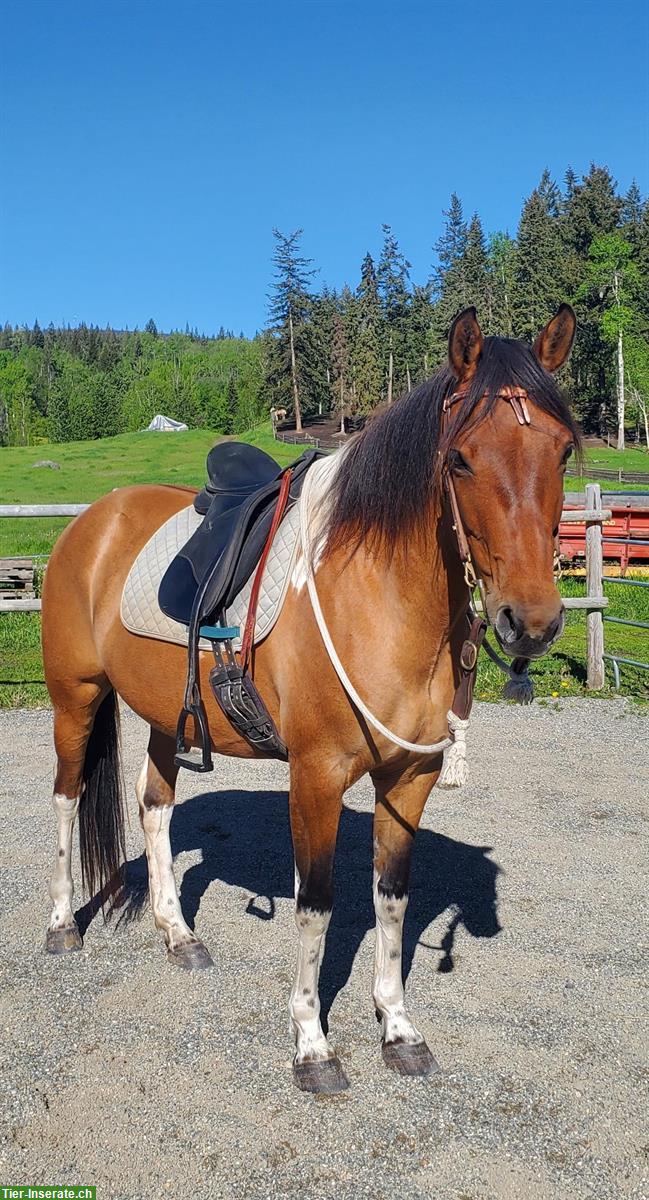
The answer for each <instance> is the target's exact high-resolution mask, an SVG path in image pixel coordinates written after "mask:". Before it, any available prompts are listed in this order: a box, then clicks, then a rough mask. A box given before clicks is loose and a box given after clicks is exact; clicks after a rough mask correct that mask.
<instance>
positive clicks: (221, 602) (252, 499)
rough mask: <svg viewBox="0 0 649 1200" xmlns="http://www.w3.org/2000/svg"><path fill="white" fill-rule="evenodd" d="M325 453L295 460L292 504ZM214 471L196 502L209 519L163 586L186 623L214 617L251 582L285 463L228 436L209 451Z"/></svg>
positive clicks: (166, 601)
mask: <svg viewBox="0 0 649 1200" xmlns="http://www.w3.org/2000/svg"><path fill="white" fill-rule="evenodd" d="M321 457H322V454H321V453H320V452H318V451H317V450H307V451H306V452H305V453H304V454H303V455H302V457H301V458H299V459H298V460H297V462H296V463H294V464H293V467H292V472H293V473H292V479H291V488H290V491H289V498H288V504H287V509H288V508H289V507H291V506H292V504H294V503H295V501H296V500H297V499H298V497H299V495H300V491H301V489H302V484H303V482H304V476H305V473H306V471H307V470H308V468H309V467H310V466H311V464H312V463H313V462H314V461H315V460H316V459H317V458H321ZM207 473H208V483H207V484H206V486H205V488H204V489H203V491H202V492H200V493H199V495H198V496H197V497H196V499H195V501H194V508H195V509H196V512H198V513H200V514H202V515H203V521H202V522H201V524H200V525H199V527H198V529H196V530H195V532H194V533H193V534H192V536H191V537H190V539H189V541H188V542H186V543H185V545H184V546H183V547H182V550H180V551H179V552H178V554H177V555H176V557H175V558H174V559H173V560H172V562H171V563H170V564H169V566H168V567H167V570H166V571H165V573H164V575H163V577H162V580H161V582H160V587H159V590H158V603H159V605H160V608H161V609H162V611H163V612H164V613H165V614H166V615H167V616H168V617H171V618H172V619H173V620H174V621H180V622H181V623H182V624H183V625H190V624H191V623H192V616H194V617H196V615H198V617H199V619H200V620H201V621H208V620H210V619H211V617H213V615H214V614H215V613H218V612H220V611H221V610H224V609H226V608H228V606H229V605H230V604H231V603H232V601H233V600H234V599H235V597H236V596H238V594H239V592H240V591H241V589H242V588H243V587H245V584H246V583H247V581H248V579H249V578H250V576H251V575H252V572H253V571H254V569H255V567H256V565H257V563H258V562H259V559H260V557H261V553H262V550H263V548H264V544H265V541H266V538H267V536H268V533H269V530H270V526H271V523H272V519H273V513H274V509H275V502H276V500H277V496H278V494H279V489H280V485H281V477H282V475H283V474H284V470H283V468H282V467H280V465H279V463H276V462H275V459H274V458H271V457H270V455H269V454H266V453H265V451H263V450H259V449H258V447H256V446H249V445H248V444H247V443H245V442H221V443H220V444H219V445H218V446H214V448H213V449H212V450H210V452H209V454H208V456H207ZM199 592H200V602H199V603H200V611H199V613H198V614H196V613H195V612H194V606H195V603H196V601H197V598H198V596H199Z"/></svg>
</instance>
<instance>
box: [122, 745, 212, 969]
mask: <svg viewBox="0 0 649 1200" xmlns="http://www.w3.org/2000/svg"><path fill="white" fill-rule="evenodd" d="M174 752H175V744H174V740H173V738H170V737H167V736H166V735H165V734H162V733H158V732H157V730H155V729H152V730H151V736H150V738H149V745H148V749H147V753H146V755H145V758H144V763H143V765H142V770H141V771H140V775H139V778H138V781H137V783H136V785H135V791H136V793H137V799H138V804H139V806H140V822H141V824H142V829H143V830H144V840H145V844H146V857H147V862H148V866H149V895H150V897H151V907H152V909H153V917H154V920H155V923H156V926H157V928H158V929H161V930H162V932H163V934H164V939H165V943H166V946H167V953H168V957H169V961H170V962H172V963H174V964H175V965H176V966H179V967H184V968H185V969H186V970H189V971H192V970H193V971H197V970H202V969H203V968H205V967H211V966H213V963H212V959H211V957H210V955H209V953H208V951H207V950H206V948H205V946H204V945H203V943H202V942H201V941H199V939H198V938H197V937H196V936H195V934H193V933H192V931H191V929H190V928H189V926H188V925H187V924H186V922H185V919H184V917H183V914H182V910H181V907H180V900H179V899H178V890H177V888H176V880H175V878H174V872H173V859H172V854H171V842H170V840H169V826H170V824H171V815H172V813H173V806H174V800H175V791H176V779H177V776H178V767H177V766H176V765H175V763H174Z"/></svg>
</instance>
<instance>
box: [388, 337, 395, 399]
mask: <svg viewBox="0 0 649 1200" xmlns="http://www.w3.org/2000/svg"><path fill="white" fill-rule="evenodd" d="M393 375H394V355H393V353H392V334H390V357H389V359H388V404H392V378H393Z"/></svg>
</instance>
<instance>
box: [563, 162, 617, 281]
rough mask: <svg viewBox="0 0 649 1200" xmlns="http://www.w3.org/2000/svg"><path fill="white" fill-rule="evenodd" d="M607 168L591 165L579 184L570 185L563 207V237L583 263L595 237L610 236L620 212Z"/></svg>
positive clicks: (614, 186) (613, 184) (611, 178)
mask: <svg viewBox="0 0 649 1200" xmlns="http://www.w3.org/2000/svg"><path fill="white" fill-rule="evenodd" d="M615 188H616V184H615V180H614V179H613V176H612V175H611V172H610V171H609V169H608V167H598V166H596V165H595V163H591V167H590V171H589V172H588V174H587V175H585V176H584V178H583V179H582V181H581V183H576V182H575V183H574V184H573V187H572V191H571V196H570V198H569V199H567V201H566V203H565V205H564V207H563V213H564V238H565V240H566V242H567V243H568V244H569V245H570V246H572V248H573V249H574V250H576V252H577V254H579V255H580V256H581V259H582V261H583V262H585V261H586V259H587V257H588V251H589V249H590V246H591V244H592V242H593V241H594V240H595V238H597V237H600V236H601V235H602V234H604V233H612V232H613V230H614V229H616V228H617V226H618V224H619V221H620V215H621V212H622V200H621V199H620V197H619V196H618V195H617V194H616V191H615Z"/></svg>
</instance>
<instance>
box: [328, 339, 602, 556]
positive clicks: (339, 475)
mask: <svg viewBox="0 0 649 1200" xmlns="http://www.w3.org/2000/svg"><path fill="white" fill-rule="evenodd" d="M457 385H458V380H457V378H456V376H455V375H454V373H453V371H452V370H451V368H450V367H449V366H445V367H442V368H440V370H439V371H438V372H437V373H436V374H435V375H434V376H433V377H432V379H428V380H426V382H425V383H422V384H420V385H419V387H416V388H415V389H414V390H413V391H412V392H409V393H408V394H407V395H405V396H402V397H401V399H400V400H397V402H396V403H395V404H393V405H392V406H391V407H390V408H386V409H384V410H383V411H382V412H381V413H380V414H378V415H377V416H376V417H375V418H374V419H373V420H371V421H370V422H369V423H368V425H367V426H366V427H365V429H364V430H363V432H362V433H361V434H360V435H359V437H358V439H357V440H356V442H354V443H353V444H352V445H351V446H350V447H349V449H348V450H347V451H346V452H345V453H344V455H343V457H342V459H341V463H340V468H339V470H338V471H337V472H336V476H335V479H334V482H333V485H332V495H331V500H332V508H331V514H330V519H329V528H328V540H327V549H328V550H333V549H335V548H336V547H339V546H341V545H344V544H346V545H350V546H351V547H352V549H356V548H357V547H358V546H359V545H360V543H361V542H365V543H366V544H367V545H368V546H369V547H370V549H372V550H377V549H379V548H381V549H384V550H385V551H387V553H388V554H390V553H392V552H393V551H394V550H395V548H396V546H397V544H398V542H399V541H400V540H401V539H403V538H404V537H406V538H409V537H412V536H413V535H416V534H417V533H418V532H419V530H420V528H421V525H422V522H423V521H425V519H426V516H427V514H428V513H429V511H430V504H431V502H432V500H433V498H434V495H435V492H436V489H437V488H438V487H439V483H440V478H441V467H442V466H443V464H444V461H445V457H446V454H447V452H448V449H449V448H450V445H451V444H452V442H453V441H454V440H455V439H456V438H457V436H458V434H460V433H461V431H462V430H463V429H465V428H466V427H467V425H469V424H470V423H471V422H472V421H475V422H480V421H482V420H483V419H484V417H485V416H487V414H488V413H489V412H491V410H492V408H493V406H494V404H495V403H496V396H497V395H498V392H500V391H501V390H502V388H503V387H506V386H511V385H517V386H518V387H520V388H522V389H524V390H525V391H526V392H527V394H528V396H529V397H530V400H532V401H533V403H534V404H535V405H536V406H537V407H538V408H540V409H542V410H543V412H546V413H548V414H549V415H550V416H552V417H555V418H556V420H557V421H560V422H561V424H562V425H565V426H566V427H567V428H568V429H569V430H570V432H571V433H572V436H573V439H574V442H575V446H576V447H577V449H578V448H579V445H580V434H579V430H578V429H577V426H576V425H575V422H574V419H573V417H572V414H571V412H570V410H569V408H568V405H567V403H566V401H565V400H564V398H563V396H562V394H561V391H560V389H559V388H558V386H557V384H556V382H555V380H554V378H553V376H552V375H550V374H548V372H547V371H546V370H545V369H544V368H543V367H542V366H541V364H540V362H539V361H538V359H537V358H536V356H535V354H534V353H533V352H532V348H531V346H529V345H528V344H527V342H521V341H516V340H514V339H513V338H499V337H488V338H485V341H484V346H483V351H482V355H481V357H480V361H479V363H478V369H477V371H476V374H475V376H474V378H473V380H472V382H471V387H470V389H469V391H468V393H467V395H466V397H465V398H464V399H463V400H462V401H461V402H458V403H456V404H455V405H454V406H453V408H452V410H451V412H452V414H453V418H452V420H451V421H449V423H448V426H447V429H446V430H445V433H444V436H443V438H442V437H441V434H440V418H441V414H442V404H443V401H444V399H445V398H446V397H447V396H450V395H452V394H453V392H454V391H455V390H456V388H457ZM485 395H486V397H487V399H486V403H485V405H484V406H483V407H482V409H481V410H480V413H479V414H478V416H477V417H476V416H474V413H475V409H476V406H477V405H478V403H479V401H480V400H481V399H482V397H483V396H485ZM440 452H441V453H440Z"/></svg>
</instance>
